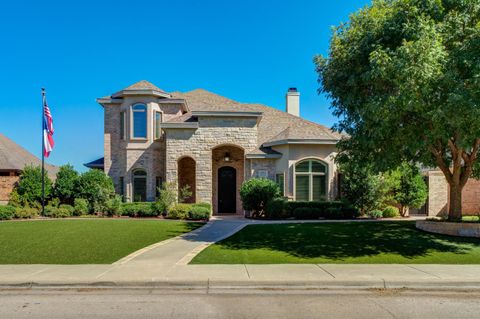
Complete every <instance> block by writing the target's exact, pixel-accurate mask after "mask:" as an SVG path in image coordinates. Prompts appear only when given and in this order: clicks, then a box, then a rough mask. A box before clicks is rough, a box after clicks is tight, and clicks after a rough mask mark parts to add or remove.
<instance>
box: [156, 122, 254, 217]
mask: <svg viewBox="0 0 480 319" xmlns="http://www.w3.org/2000/svg"><path fill="white" fill-rule="evenodd" d="M198 123H199V127H198V128H197V129H168V130H165V132H166V133H165V134H166V180H167V181H169V182H177V180H178V167H177V166H178V165H177V163H178V159H180V158H181V157H184V156H189V157H191V158H193V159H194V160H195V162H196V163H197V171H196V177H197V178H196V181H197V182H196V183H197V190H196V197H197V202H211V203H212V204H213V205H214V206H215V207H216V203H215V202H216V201H215V199H214V198H213V189H214V185H213V179H214V176H213V173H212V171H213V169H214V167H213V165H212V154H213V153H212V151H213V150H214V149H215V148H218V147H220V146H225V145H231V146H234V147H236V148H240V149H242V150H243V151H244V152H248V151H249V150H252V149H253V148H255V147H256V145H257V119H256V118H236V117H215V118H202V117H200V118H199V119H198ZM242 161H243V159H242ZM243 174H244V173H241V174H239V172H238V171H237V176H240V175H243ZM215 212H216V211H215V210H214V213H215ZM241 212H242V210H241V205H238V203H237V213H241Z"/></svg>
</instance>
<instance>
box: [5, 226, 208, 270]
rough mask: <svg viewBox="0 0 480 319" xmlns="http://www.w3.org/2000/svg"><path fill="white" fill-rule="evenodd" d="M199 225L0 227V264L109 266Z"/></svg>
mask: <svg viewBox="0 0 480 319" xmlns="http://www.w3.org/2000/svg"><path fill="white" fill-rule="evenodd" d="M201 225H203V224H202V223H191V222H181V221H161V220H128V219H92V220H87V219H84V220H73V219H70V220H44V221H21V222H15V221H9V222H1V223H0V264H109V263H112V262H115V261H117V260H119V259H120V258H122V257H124V256H127V255H128V254H130V253H132V252H134V251H136V250H138V249H140V248H143V247H145V246H148V245H151V244H153V243H156V242H159V241H162V240H165V239H168V238H171V237H175V236H178V235H180V234H183V233H185V232H189V231H191V230H193V229H195V228H197V227H199V226H201Z"/></svg>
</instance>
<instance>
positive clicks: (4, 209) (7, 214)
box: [0, 205, 15, 220]
mask: <svg viewBox="0 0 480 319" xmlns="http://www.w3.org/2000/svg"><path fill="white" fill-rule="evenodd" d="M14 216H15V207H13V206H10V205H5V206H0V220H6V219H12V218H13V217H14Z"/></svg>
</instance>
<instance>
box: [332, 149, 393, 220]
mask: <svg viewBox="0 0 480 319" xmlns="http://www.w3.org/2000/svg"><path fill="white" fill-rule="evenodd" d="M337 161H338V162H339V170H340V172H341V173H342V182H341V193H342V196H343V197H344V198H345V199H346V200H347V201H348V202H349V203H350V204H351V205H352V206H353V207H355V208H357V209H359V210H360V212H361V213H362V214H366V213H368V212H369V211H371V210H374V209H378V208H380V206H381V205H382V203H383V201H384V199H385V195H386V192H387V189H386V185H385V183H384V181H383V180H382V178H381V176H380V175H378V174H375V173H373V172H372V170H371V169H370V167H369V166H368V165H367V164H364V163H360V162H357V161H355V160H354V159H352V158H348V157H338V158H337Z"/></svg>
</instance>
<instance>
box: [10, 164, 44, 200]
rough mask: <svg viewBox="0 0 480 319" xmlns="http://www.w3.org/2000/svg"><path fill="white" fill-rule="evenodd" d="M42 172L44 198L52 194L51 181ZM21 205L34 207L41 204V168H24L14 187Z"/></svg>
mask: <svg viewBox="0 0 480 319" xmlns="http://www.w3.org/2000/svg"><path fill="white" fill-rule="evenodd" d="M47 173H48V172H47V171H44V180H45V198H46V199H48V198H49V197H50V195H51V193H52V180H51V179H50V178H49V177H48V174H47ZM15 190H16V192H17V193H18V196H19V200H20V202H21V203H22V204H28V205H35V204H40V203H41V202H42V168H41V167H40V166H30V165H28V166H25V167H24V168H23V170H22V174H21V175H20V179H19V181H18V183H17V185H16V187H15Z"/></svg>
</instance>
